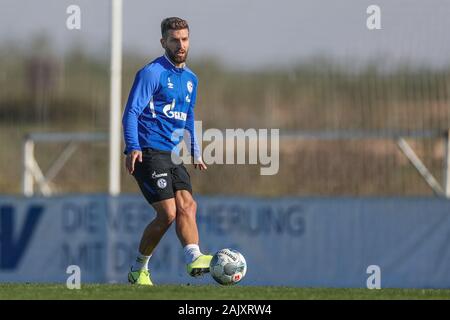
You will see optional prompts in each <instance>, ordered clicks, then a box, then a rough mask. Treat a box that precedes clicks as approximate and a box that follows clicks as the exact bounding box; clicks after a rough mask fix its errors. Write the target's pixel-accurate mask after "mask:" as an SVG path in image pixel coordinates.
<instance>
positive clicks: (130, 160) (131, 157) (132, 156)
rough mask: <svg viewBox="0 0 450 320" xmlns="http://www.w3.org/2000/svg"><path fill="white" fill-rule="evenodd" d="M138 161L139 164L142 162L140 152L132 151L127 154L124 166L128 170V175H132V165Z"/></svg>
mask: <svg viewBox="0 0 450 320" xmlns="http://www.w3.org/2000/svg"><path fill="white" fill-rule="evenodd" d="M136 159H138V161H139V162H142V151H140V150H133V151H131V152H130V153H128V154H127V158H126V159H125V166H126V168H127V170H128V173H129V174H133V172H134V163H135V162H136Z"/></svg>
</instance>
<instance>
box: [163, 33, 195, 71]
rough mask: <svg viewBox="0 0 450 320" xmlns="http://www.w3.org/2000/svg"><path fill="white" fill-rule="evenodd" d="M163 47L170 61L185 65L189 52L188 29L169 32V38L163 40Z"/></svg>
mask: <svg viewBox="0 0 450 320" xmlns="http://www.w3.org/2000/svg"><path fill="white" fill-rule="evenodd" d="M161 45H162V47H163V48H164V49H165V50H166V54H167V56H168V57H169V58H170V60H172V61H173V62H174V63H176V64H181V63H184V62H185V61H186V59H187V55H188V51H189V31H188V29H181V30H169V31H168V32H167V37H166V38H162V39H161Z"/></svg>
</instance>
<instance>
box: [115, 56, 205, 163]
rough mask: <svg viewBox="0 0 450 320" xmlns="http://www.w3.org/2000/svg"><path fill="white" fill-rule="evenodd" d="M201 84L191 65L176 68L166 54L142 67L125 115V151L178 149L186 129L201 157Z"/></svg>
mask: <svg viewBox="0 0 450 320" xmlns="http://www.w3.org/2000/svg"><path fill="white" fill-rule="evenodd" d="M197 84H198V80H197V76H196V75H195V74H194V73H193V72H192V71H191V70H190V69H189V68H187V67H186V66H184V67H182V68H177V67H175V65H174V64H173V63H172V62H171V61H170V60H169V59H168V58H167V57H166V56H165V55H164V56H161V57H159V58H157V59H155V60H154V61H152V62H150V63H149V64H147V65H146V66H144V67H143V68H142V69H141V70H139V71H138V72H137V74H136V78H135V80H134V83H133V86H132V88H131V91H130V95H129V97H128V102H127V105H126V107H125V111H124V113H123V117H122V125H123V132H124V139H125V145H126V146H125V151H124V153H125V154H127V153H129V152H131V151H132V150H142V148H154V149H157V150H163V151H172V150H176V149H175V148H176V146H177V145H178V144H179V143H180V142H181V140H182V139H183V134H180V132H181V133H182V130H183V129H186V130H187V131H188V132H189V135H190V139H191V141H190V146H188V147H190V149H191V154H192V155H193V156H194V157H195V158H196V159H199V158H200V151H199V147H198V143H197V139H196V137H195V128H194V106H195V101H196V95H197Z"/></svg>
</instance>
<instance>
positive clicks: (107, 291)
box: [0, 284, 450, 300]
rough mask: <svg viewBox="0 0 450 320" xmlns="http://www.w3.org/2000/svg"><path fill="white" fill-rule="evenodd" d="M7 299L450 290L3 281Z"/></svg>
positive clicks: (0, 295)
mask: <svg viewBox="0 0 450 320" xmlns="http://www.w3.org/2000/svg"><path fill="white" fill-rule="evenodd" d="M4 299H64V300H73V299H129V300H138V299H159V300H166V299H167V300H184V299H189V300H194V299H201V300H214V299H223V300H252V299H255V300H264V299H269V300H278V299H287V300H289V299H302V300H303V299H320V300H325V299H396V300H404V299H450V289H446V290H431V289H427V290H422V289H381V290H369V289H331V288H292V287H250V286H235V287H220V286H215V285H207V286H188V285H160V286H155V287H150V288H147V287H137V286H131V285H123V284H115V285H114V284H85V285H82V286H81V289H80V290H69V289H67V288H66V287H65V285H61V284H0V300H4Z"/></svg>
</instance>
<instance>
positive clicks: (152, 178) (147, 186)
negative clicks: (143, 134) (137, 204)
mask: <svg viewBox="0 0 450 320" xmlns="http://www.w3.org/2000/svg"><path fill="white" fill-rule="evenodd" d="M133 176H134V178H135V179H136V181H137V183H138V185H139V188H140V189H141V191H142V193H143V194H144V197H145V199H147V201H148V202H149V203H150V204H152V203H154V202H157V201H161V200H166V199H170V198H174V197H175V191H177V190H187V191H189V192H190V193H191V194H192V186H191V177H190V175H189V173H188V172H187V170H186V168H185V167H184V165H183V164H174V163H173V162H172V159H171V152H170V151H160V150H156V149H152V148H146V149H143V150H142V162H139V161H138V160H136V162H135V163H134V172H133Z"/></svg>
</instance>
